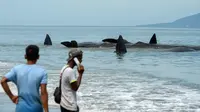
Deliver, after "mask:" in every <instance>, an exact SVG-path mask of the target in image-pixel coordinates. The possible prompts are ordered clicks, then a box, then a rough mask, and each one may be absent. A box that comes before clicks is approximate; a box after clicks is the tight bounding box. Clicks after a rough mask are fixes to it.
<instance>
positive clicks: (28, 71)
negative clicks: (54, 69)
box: [5, 64, 47, 112]
mask: <svg viewBox="0 0 200 112" xmlns="http://www.w3.org/2000/svg"><path fill="white" fill-rule="evenodd" d="M5 77H6V78H7V79H8V81H12V82H14V83H15V84H16V86H17V89H18V96H19V101H18V104H17V105H16V112H43V108H42V103H41V99H40V94H39V88H40V84H47V72H46V71H45V70H44V69H43V68H42V67H40V66H38V65H36V64H33V65H27V64H21V65H17V66H15V67H13V68H12V69H11V70H10V71H9V72H8V73H7V74H6V75H5Z"/></svg>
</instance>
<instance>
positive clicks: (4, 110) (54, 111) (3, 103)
mask: <svg viewBox="0 0 200 112" xmlns="http://www.w3.org/2000/svg"><path fill="white" fill-rule="evenodd" d="M15 107H16V105H15V104H14V103H12V102H11V100H10V99H9V98H8V96H6V94H4V93H0V112H15ZM49 112H60V109H59V108H56V107H51V106H50V107H49Z"/></svg>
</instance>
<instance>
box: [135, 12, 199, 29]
mask: <svg viewBox="0 0 200 112" xmlns="http://www.w3.org/2000/svg"><path fill="white" fill-rule="evenodd" d="M137 27H166V28H200V13H198V14H195V15H191V16H187V17H183V18H181V19H178V20H176V21H174V22H170V23H158V24H148V25H137Z"/></svg>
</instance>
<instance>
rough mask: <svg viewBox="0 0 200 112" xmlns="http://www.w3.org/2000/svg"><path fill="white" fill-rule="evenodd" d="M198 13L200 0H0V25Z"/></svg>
mask: <svg viewBox="0 0 200 112" xmlns="http://www.w3.org/2000/svg"><path fill="white" fill-rule="evenodd" d="M197 13H200V0H0V25H50V26H51V25H64V26H65V25H76V26H77V25H78V26H135V25H142V24H153V23H165V22H172V21H175V20H176V19H179V18H182V17H185V16H189V15H193V14H197Z"/></svg>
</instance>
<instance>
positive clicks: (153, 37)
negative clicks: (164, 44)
mask: <svg viewBox="0 0 200 112" xmlns="http://www.w3.org/2000/svg"><path fill="white" fill-rule="evenodd" d="M149 44H157V39H156V34H155V33H154V34H153V36H152V37H151V40H150V41H149Z"/></svg>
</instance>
